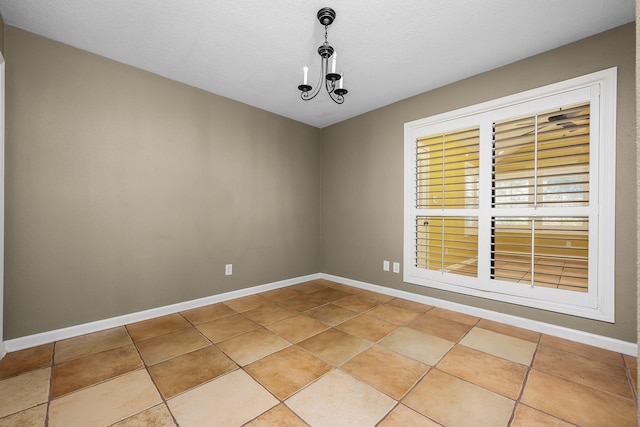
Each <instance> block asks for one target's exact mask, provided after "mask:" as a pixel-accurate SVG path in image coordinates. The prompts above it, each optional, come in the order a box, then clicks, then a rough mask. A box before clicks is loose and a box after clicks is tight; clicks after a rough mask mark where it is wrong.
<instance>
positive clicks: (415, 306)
mask: <svg viewBox="0 0 640 427" xmlns="http://www.w3.org/2000/svg"><path fill="white" fill-rule="evenodd" d="M386 305H391V306H394V307H400V308H405V309H407V310H411V311H415V312H418V313H426V312H427V311H429V310H431V309H432V308H433V306H432V305H427V304H421V303H419V302H415V301H409V300H406V299H402V298H396V299H392V300H391V301H389V302H388V303H387V304H386Z"/></svg>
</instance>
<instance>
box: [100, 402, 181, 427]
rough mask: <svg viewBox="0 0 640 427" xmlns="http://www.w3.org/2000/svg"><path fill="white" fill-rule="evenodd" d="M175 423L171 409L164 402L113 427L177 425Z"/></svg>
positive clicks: (167, 426) (169, 426)
mask: <svg viewBox="0 0 640 427" xmlns="http://www.w3.org/2000/svg"><path fill="white" fill-rule="evenodd" d="M175 425H176V423H175V422H173V417H172V416H171V413H170V412H169V409H167V406H166V405H164V404H162V405H157V406H154V407H153V408H150V409H147V410H146V411H143V412H140V413H139V414H136V415H134V416H133V417H130V418H127V419H126V420H123V421H120V422H118V423H115V424H113V425H112V426H111V427H175Z"/></svg>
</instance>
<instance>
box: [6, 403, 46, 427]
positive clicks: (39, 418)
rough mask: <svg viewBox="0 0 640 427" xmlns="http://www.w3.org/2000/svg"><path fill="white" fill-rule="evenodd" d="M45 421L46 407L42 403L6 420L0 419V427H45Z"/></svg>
mask: <svg viewBox="0 0 640 427" xmlns="http://www.w3.org/2000/svg"><path fill="white" fill-rule="evenodd" d="M46 419H47V405H46V403H43V404H42V405H38V406H36V407H33V408H29V409H25V410H24V411H21V412H18V413H17V414H13V415H9V416H8V417H6V418H0V427H45V422H46Z"/></svg>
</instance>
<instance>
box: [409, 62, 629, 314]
mask: <svg viewBox="0 0 640 427" xmlns="http://www.w3.org/2000/svg"><path fill="white" fill-rule="evenodd" d="M615 91H616V69H615V68H613V69H609V70H605V71H601V72H598V73H594V74H590V75H588V76H584V77H579V78H577V79H572V80H569V81H566V82H562V83H558V84H555V85H551V86H547V87H544V88H539V89H535V90H532V91H528V92H525V93H522V94H517V95H513V96H510V97H506V98H501V99H498V100H495V101H491V102H488V103H484V104H480V105H477V106H473V107H468V108H465V109H462V110H457V111H453V112H450V113H445V114H441V115H438V116H434V117H430V118H426V119H422V120H417V121H415V122H411V123H406V124H405V235H404V242H405V243H404V280H405V281H406V282H409V283H415V284H419V285H424V286H429V287H434V288H438V289H445V290H450V291H455V292H460V293H465V294H469V295H475V296H481V297H486V298H492V299H496V300H500V301H506V302H511V303H516V304H521V305H527V306H531V307H537V308H542V309H547V310H552V311H556V312H560V313H568V314H574V315H578V316H582V317H588V318H593V319H599V320H606V321H610V322H612V321H613V320H614V311H613V309H614V304H613V302H614V298H613V297H614V289H615V286H614V252H615V251H614V230H615V224H614V220H615V209H614V206H615V198H614V196H615Z"/></svg>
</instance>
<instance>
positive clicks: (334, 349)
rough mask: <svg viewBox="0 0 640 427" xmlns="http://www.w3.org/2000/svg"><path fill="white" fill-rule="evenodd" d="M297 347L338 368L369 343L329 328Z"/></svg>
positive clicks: (369, 343)
mask: <svg viewBox="0 0 640 427" xmlns="http://www.w3.org/2000/svg"><path fill="white" fill-rule="evenodd" d="M298 345H299V346H300V347H303V348H304V349H306V350H307V351H310V352H311V353H313V354H315V355H316V356H318V357H319V358H320V359H322V360H325V361H327V362H329V363H331V364H332V365H334V366H338V365H340V364H342V363H343V362H344V361H345V360H348V359H350V358H352V357H353V356H355V355H356V354H358V353H360V352H361V351H362V350H364V349H365V348H367V347H369V346H370V345H371V342H370V341H367V340H365V339H363V338H360V337H356V336H355V335H351V334H348V333H346V332H343V331H340V330H338V329H335V328H331V329H328V330H326V331H324V332H321V333H319V334H318V335H315V336H313V337H311V338H309V339H306V340H304V341H302V342H300V343H298Z"/></svg>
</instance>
